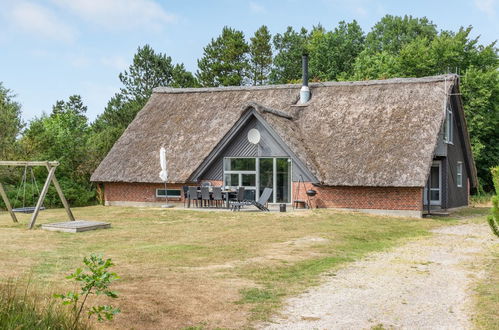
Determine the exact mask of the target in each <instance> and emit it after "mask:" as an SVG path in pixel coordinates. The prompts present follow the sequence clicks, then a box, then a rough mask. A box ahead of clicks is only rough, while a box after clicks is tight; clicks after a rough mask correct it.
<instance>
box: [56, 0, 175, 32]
mask: <svg viewBox="0 0 499 330" xmlns="http://www.w3.org/2000/svg"><path fill="white" fill-rule="evenodd" d="M52 2H53V3H55V4H57V5H59V6H60V7H62V8H65V9H68V10H70V11H71V12H72V13H73V14H75V15H77V16H79V17H81V18H83V19H85V20H87V21H89V22H92V23H94V24H98V25H99V26H102V27H105V28H108V29H111V30H118V29H135V28H148V29H154V30H159V29H161V27H162V26H164V25H165V24H169V23H173V22H175V21H176V19H177V18H176V17H175V16H174V15H173V14H170V13H168V12H166V11H165V10H164V9H163V7H161V6H160V5H159V4H157V3H156V2H154V1H152V0H52Z"/></svg>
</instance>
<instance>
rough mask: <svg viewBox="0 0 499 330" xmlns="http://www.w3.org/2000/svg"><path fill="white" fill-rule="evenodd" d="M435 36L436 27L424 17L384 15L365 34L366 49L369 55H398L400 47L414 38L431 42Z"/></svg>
mask: <svg viewBox="0 0 499 330" xmlns="http://www.w3.org/2000/svg"><path fill="white" fill-rule="evenodd" d="M436 36H437V28H436V25H435V24H433V22H431V21H429V20H428V19H427V18H426V17H423V18H414V17H412V16H407V15H405V16H404V17H400V16H392V15H386V16H384V17H383V18H381V20H380V21H379V22H378V23H376V24H375V25H374V27H373V28H372V30H371V32H369V33H368V34H367V37H366V48H367V49H368V50H369V51H370V52H371V53H377V52H381V51H387V52H390V53H398V51H399V50H400V49H401V48H402V46H404V45H405V44H407V43H409V42H411V41H413V40H414V39H416V38H427V39H429V40H431V39H433V38H434V37H436Z"/></svg>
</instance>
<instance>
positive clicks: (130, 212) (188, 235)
mask: <svg viewBox="0 0 499 330" xmlns="http://www.w3.org/2000/svg"><path fill="white" fill-rule="evenodd" d="M485 212H486V211H485V210H484V209H468V210H463V211H462V212H461V213H459V214H457V216H456V217H454V218H435V219H408V218H393V217H381V216H371V215H362V214H356V213H342V212H335V211H331V210H314V211H303V212H296V213H270V214H269V213H267V214H265V213H253V212H251V213H249V212H236V213H232V212H199V211H185V210H175V209H145V208H123V207H102V206H94V207H85V208H75V209H74V213H75V215H76V217H77V218H78V219H85V220H97V221H99V220H100V221H109V222H111V223H112V228H111V229H108V230H99V231H92V232H85V233H78V234H69V233H57V232H47V231H43V230H40V229H39V228H37V229H35V230H31V231H30V230H27V229H26V227H25V226H26V224H27V222H28V221H29V216H28V215H22V216H21V217H20V218H21V224H13V223H12V221H11V220H10V218H9V217H8V214H6V213H1V214H0V242H1V248H0V277H1V278H12V277H19V276H29V277H31V279H32V281H33V282H35V283H37V284H38V286H40V287H44V288H45V289H46V288H49V289H50V290H53V291H57V290H65V289H67V288H68V287H67V286H68V285H69V284H68V283H67V281H66V280H64V275H66V274H68V273H69V272H70V271H71V270H73V269H74V268H76V267H77V266H78V265H79V264H80V263H81V259H82V258H83V256H86V255H88V254H90V253H91V252H97V253H102V254H104V255H105V256H106V257H111V258H112V259H113V261H114V262H115V263H116V265H117V266H116V267H115V270H116V272H117V273H118V274H119V275H121V276H122V279H121V280H119V281H118V282H117V284H116V288H117V290H118V291H119V292H120V298H119V299H118V301H117V304H118V305H119V306H120V307H121V309H122V311H123V313H122V314H121V315H119V316H118V317H117V319H116V321H115V322H114V323H113V324H112V327H128V328H129V327H131V326H132V325H133V327H134V328H182V327H188V326H193V327H196V326H204V327H206V328H214V327H230V328H241V327H248V326H251V322H253V321H254V320H262V319H266V318H267V317H269V315H270V314H271V312H272V311H275V308H277V307H279V306H280V304H281V303H282V301H283V298H285V297H288V296H290V295H293V294H296V293H299V292H301V291H303V290H304V289H306V288H307V287H310V286H312V285H315V284H317V283H318V281H319V275H320V274H323V273H326V274H327V272H333V271H334V270H335V269H336V268H337V267H339V266H341V265H342V264H344V263H346V262H350V261H353V260H356V259H359V258H361V257H362V256H364V255H365V254H366V253H369V252H373V251H379V250H382V249H386V248H390V247H392V246H394V245H396V244H401V243H403V242H406V241H407V240H409V239H416V238H418V237H421V236H424V235H428V234H429V232H428V230H430V229H432V228H435V227H437V226H442V225H448V224H454V223H458V222H459V217H462V216H479V217H482V216H483V215H484V213H485ZM64 219H65V213H64V210H62V209H57V210H49V211H45V212H43V213H41V216H40V219H39V221H38V224H41V223H47V222H53V221H60V220H64Z"/></svg>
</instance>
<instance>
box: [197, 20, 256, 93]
mask: <svg viewBox="0 0 499 330" xmlns="http://www.w3.org/2000/svg"><path fill="white" fill-rule="evenodd" d="M248 51H249V46H248V44H247V43H246V41H245V39H244V33H243V32H241V31H237V30H234V29H232V28H230V27H227V26H225V27H224V28H223V30H222V34H221V35H220V36H219V37H218V38H217V39H212V40H211V42H210V43H209V44H208V45H207V46H206V47H204V53H203V57H202V58H201V59H200V60H198V68H199V70H198V72H197V74H196V76H197V78H198V79H199V82H200V83H201V85H203V86H206V87H216V86H240V85H243V84H245V82H246V77H247V73H248V70H249V61H248Z"/></svg>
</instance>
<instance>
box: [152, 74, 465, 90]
mask: <svg viewBox="0 0 499 330" xmlns="http://www.w3.org/2000/svg"><path fill="white" fill-rule="evenodd" d="M457 77H458V75H457V74H454V73H452V74H442V75H436V76H427V77H419V78H414V77H411V78H390V79H378V80H359V81H327V82H316V83H310V84H309V86H310V87H312V88H317V87H333V86H371V85H384V84H411V83H429V82H436V81H443V80H455V79H457ZM301 86H302V85H301V84H279V85H260V86H220V87H196V88H173V87H156V88H154V89H153V92H154V93H161V94H182V93H213V92H227V91H254V90H268V89H299V88H301Z"/></svg>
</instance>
